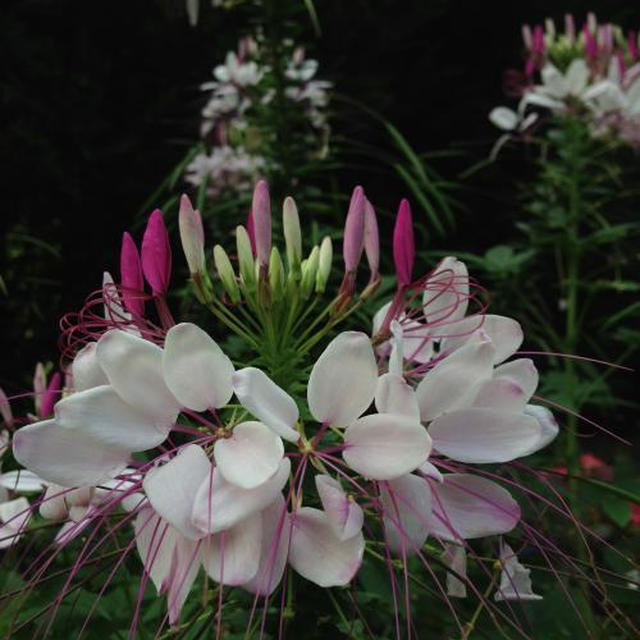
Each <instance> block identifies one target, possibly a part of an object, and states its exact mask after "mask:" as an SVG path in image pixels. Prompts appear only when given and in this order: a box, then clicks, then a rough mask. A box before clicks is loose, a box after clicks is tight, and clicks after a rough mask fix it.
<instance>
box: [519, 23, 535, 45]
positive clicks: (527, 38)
mask: <svg viewBox="0 0 640 640" xmlns="http://www.w3.org/2000/svg"><path fill="white" fill-rule="evenodd" d="M522 42H523V43H524V48H525V49H526V50H527V51H531V48H532V46H533V37H532V35H531V27H530V26H529V25H528V24H523V25H522Z"/></svg>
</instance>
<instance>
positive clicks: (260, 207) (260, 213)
mask: <svg viewBox="0 0 640 640" xmlns="http://www.w3.org/2000/svg"><path fill="white" fill-rule="evenodd" d="M251 212H252V214H253V224H254V233H255V246H256V256H257V258H258V264H259V265H260V267H261V268H263V269H267V268H268V266H269V258H270V256H271V201H270V200H269V187H268V186H267V183H266V181H264V180H260V181H259V182H258V184H256V187H255V189H254V190H253V202H252V206H251Z"/></svg>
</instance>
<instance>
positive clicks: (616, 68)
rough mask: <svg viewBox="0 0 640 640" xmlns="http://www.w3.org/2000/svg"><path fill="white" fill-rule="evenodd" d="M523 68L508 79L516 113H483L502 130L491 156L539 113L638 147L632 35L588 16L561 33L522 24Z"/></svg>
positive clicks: (636, 57)
mask: <svg viewBox="0 0 640 640" xmlns="http://www.w3.org/2000/svg"><path fill="white" fill-rule="evenodd" d="M523 40H524V44H525V49H526V54H527V55H526V63H525V70H524V73H522V74H516V77H515V82H514V76H513V75H512V76H511V80H512V83H511V84H512V85H514V86H511V87H510V92H511V93H514V94H516V95H519V96H520V102H519V105H518V107H517V109H516V110H513V109H511V108H509V107H505V106H499V107H496V108H494V109H493V110H492V111H491V113H490V114H489V119H490V120H491V122H492V123H493V124H494V125H495V126H496V127H498V128H499V129H502V130H503V131H505V132H506V133H505V135H504V136H503V137H502V138H500V140H499V141H498V143H497V145H496V148H494V154H495V152H496V151H497V149H499V147H501V146H502V144H504V142H506V140H508V139H509V138H510V137H511V136H514V135H520V134H526V133H527V131H528V130H529V129H531V128H532V127H533V126H534V125H535V123H536V122H537V121H538V120H539V115H540V111H539V110H540V109H543V110H548V111H550V112H551V113H552V114H554V115H567V116H573V117H576V118H580V119H582V120H583V121H585V122H586V123H587V124H588V125H589V128H590V130H591V132H592V134H593V135H594V136H598V137H600V136H607V135H613V136H614V137H616V138H618V139H619V140H621V141H623V142H625V143H626V144H629V145H631V146H633V147H635V148H640V47H639V41H638V36H637V34H636V33H635V32H629V34H628V36H627V37H626V38H625V36H624V35H623V30H622V28H621V27H619V26H617V25H613V24H601V25H599V24H598V23H597V21H596V18H595V16H594V15H593V14H589V16H588V18H587V21H586V23H585V24H584V25H583V27H582V29H580V30H579V31H578V32H576V29H575V24H574V20H573V16H572V15H570V14H568V15H567V16H565V31H564V33H557V32H556V29H555V26H554V23H553V21H551V20H547V21H546V24H545V27H544V28H543V27H542V26H541V25H537V26H536V27H534V29H533V30H532V29H531V28H530V27H529V26H528V25H524V26H523Z"/></svg>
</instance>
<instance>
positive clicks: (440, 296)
mask: <svg viewBox="0 0 640 640" xmlns="http://www.w3.org/2000/svg"><path fill="white" fill-rule="evenodd" d="M422 305H423V312H424V315H425V318H426V320H427V323H428V324H433V323H434V322H442V323H444V324H446V323H449V322H454V321H455V320H459V319H460V318H463V317H464V314H465V313H466V312H467V307H468V306H469V273H468V271H467V266H466V265H465V263H464V262H462V261H460V260H458V259H457V258H454V257H452V256H448V257H446V258H444V259H443V260H441V261H440V263H439V264H438V266H437V267H436V268H435V269H434V270H433V274H432V275H430V276H429V278H428V279H427V281H426V282H425V285H424V294H423V298H422Z"/></svg>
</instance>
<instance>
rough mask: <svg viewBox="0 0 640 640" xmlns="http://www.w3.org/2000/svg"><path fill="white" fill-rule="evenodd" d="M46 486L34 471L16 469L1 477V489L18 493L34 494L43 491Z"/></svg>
mask: <svg viewBox="0 0 640 640" xmlns="http://www.w3.org/2000/svg"><path fill="white" fill-rule="evenodd" d="M45 486H46V483H45V482H44V480H43V479H42V478H40V477H38V476H37V475H36V474H35V473H33V471H28V470H27V469H16V470H14V471H7V472H6V473H3V474H1V475H0V487H5V489H10V490H11V491H17V492H19V493H32V492H34V491H42V489H44V488H45Z"/></svg>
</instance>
